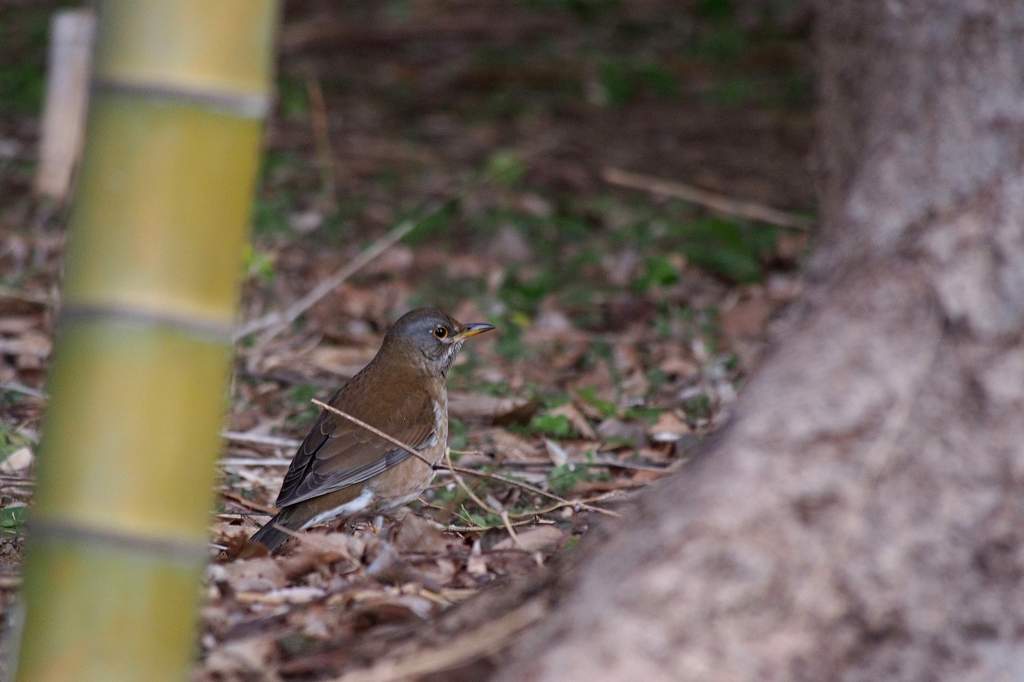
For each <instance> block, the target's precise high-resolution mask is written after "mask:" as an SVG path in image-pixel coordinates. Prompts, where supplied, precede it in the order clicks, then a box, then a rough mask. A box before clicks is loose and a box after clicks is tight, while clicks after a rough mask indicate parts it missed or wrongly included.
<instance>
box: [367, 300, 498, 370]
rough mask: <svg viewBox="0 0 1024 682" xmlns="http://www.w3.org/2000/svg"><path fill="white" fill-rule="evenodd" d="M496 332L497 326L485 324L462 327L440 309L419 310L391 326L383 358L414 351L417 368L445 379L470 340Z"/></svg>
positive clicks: (385, 341) (403, 316)
mask: <svg viewBox="0 0 1024 682" xmlns="http://www.w3.org/2000/svg"><path fill="white" fill-rule="evenodd" d="M492 329H494V325H491V324H487V323H484V322H473V323H470V324H462V323H461V322H459V321H458V320H456V319H454V318H452V317H451V316H450V315H448V314H446V313H444V312H442V311H440V310H438V309H436V308H417V309H416V310H412V311H410V312H407V313H406V314H405V315H402V317H400V318H398V321H397V322H395V323H394V324H393V325H391V329H389V330H388V333H387V335H386V336H385V337H384V343H383V345H381V350H380V354H381V355H385V354H387V355H391V353H393V352H403V351H404V352H407V353H408V352H410V351H411V352H412V358H413V361H414V362H415V363H416V365H417V366H419V367H421V368H422V369H424V370H425V371H426V372H427V373H428V374H430V375H432V376H440V377H444V376H447V374H448V369H449V368H450V367H451V366H452V362H454V361H455V356H456V355H458V353H459V350H460V349H461V348H462V344H463V343H465V341H466V339H468V338H470V337H472V336H476V335H477V334H482V333H484V332H488V331H491V330H492Z"/></svg>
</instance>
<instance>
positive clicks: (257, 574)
mask: <svg viewBox="0 0 1024 682" xmlns="http://www.w3.org/2000/svg"><path fill="white" fill-rule="evenodd" d="M207 571H208V573H209V575H210V578H211V580H215V581H223V582H226V583H227V584H228V585H229V586H230V587H231V589H233V590H234V591H236V592H265V591H267V590H273V589H275V588H278V587H284V585H285V584H287V582H288V580H287V578H286V577H285V574H284V571H283V570H281V566H280V564H278V562H277V561H275V560H274V559H271V558H269V557H264V558H260V559H244V560H240V561H233V562H231V563H227V564H214V565H211V566H210V567H209V568H208V569H207Z"/></svg>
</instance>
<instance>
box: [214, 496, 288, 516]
mask: <svg viewBox="0 0 1024 682" xmlns="http://www.w3.org/2000/svg"><path fill="white" fill-rule="evenodd" d="M220 496H221V497H223V498H224V499H226V500H231V501H232V502H234V503H236V504H240V505H242V506H243V507H245V508H246V509H253V510H255V511H260V512H263V513H265V514H271V515H273V514H274V512H275V511H276V510H275V509H274V508H273V507H268V506H267V505H265V504H261V503H259V502H254V501H253V500H247V499H245V498H244V497H242V496H241V495H238V494H236V493H233V492H231V491H230V490H221V491H220Z"/></svg>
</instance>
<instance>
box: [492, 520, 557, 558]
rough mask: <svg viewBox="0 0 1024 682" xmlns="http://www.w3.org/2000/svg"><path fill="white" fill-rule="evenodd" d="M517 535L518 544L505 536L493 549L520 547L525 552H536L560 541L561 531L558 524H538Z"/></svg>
mask: <svg viewBox="0 0 1024 682" xmlns="http://www.w3.org/2000/svg"><path fill="white" fill-rule="evenodd" d="M517 537H518V539H519V544H518V545H517V544H516V543H515V541H514V540H512V538H505V539H504V540H502V541H501V542H498V543H497V544H495V545H494V547H493V549H500V550H505V549H522V550H524V551H527V552H536V551H538V550H541V549H546V548H548V547H553V546H554V545H557V544H558V543H559V542H561V541H562V537H563V533H562V531H561V530H559V528H558V526H538V527H536V528H530V529H529V530H524V531H522V532H520V533H519V534H518V536H517Z"/></svg>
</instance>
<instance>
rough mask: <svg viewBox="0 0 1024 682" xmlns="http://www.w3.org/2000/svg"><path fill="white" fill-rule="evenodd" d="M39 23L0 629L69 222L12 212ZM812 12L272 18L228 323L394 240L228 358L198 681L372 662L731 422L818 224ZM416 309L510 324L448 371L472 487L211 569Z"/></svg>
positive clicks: (315, 12) (607, 2)
mask: <svg viewBox="0 0 1024 682" xmlns="http://www.w3.org/2000/svg"><path fill="white" fill-rule="evenodd" d="M737 4H738V3H737ZM51 10H52V5H47V4H41V3H17V2H15V3H6V4H5V6H4V7H3V9H0V13H2V14H0V64H3V65H4V66H2V67H0V191H2V192H3V195H4V197H5V200H4V201H3V202H2V204H0V387H2V393H0V416H2V421H0V507H2V509H0V608H3V609H4V611H5V612H9V611H10V607H11V606H12V604H13V603H14V601H15V599H16V594H17V588H18V586H19V583H20V581H19V564H20V560H21V554H22V549H23V523H24V516H25V505H29V506H30V505H31V497H32V489H33V488H32V485H33V484H32V481H33V470H34V460H35V455H36V447H37V443H38V438H39V427H40V417H41V415H42V411H43V408H44V407H45V393H44V391H45V387H44V383H45V374H46V368H47V362H48V359H49V354H50V350H51V346H52V331H53V324H54V317H55V309H56V307H57V305H58V303H59V275H60V260H61V253H62V249H63V244H64V232H65V227H66V225H67V213H68V211H67V210H66V208H65V207H60V206H52V205H47V204H45V203H43V202H40V201H38V200H37V199H35V198H34V197H33V196H32V193H31V181H32V173H33V170H34V157H35V149H36V145H37V142H38V141H37V136H38V112H39V100H40V96H41V92H42V85H41V83H42V69H43V65H44V61H45V48H46V22H47V20H48V15H49V12H50V11H51ZM499 10H500V11H499ZM499 17H500V20H499ZM808 21H809V19H808V17H807V16H805V15H804V14H803V13H801V12H800V11H798V10H797V9H794V7H793V3H786V2H777V3H772V2H763V3H749V4H744V5H743V7H734V6H733V3H730V2H727V1H725V0H702V1H700V2H693V3H680V2H671V1H669V0H660V1H659V0H644V1H642V2H629V3H625V2H621V3H620V2H614V1H611V0H596V1H591V2H587V1H584V0H532V1H528V2H526V1H524V2H514V3H513V2H495V3H493V4H489V5H487V6H486V8H484V6H483V5H482V4H481V3H475V2H467V1H455V0H449V1H445V0H403V1H389V2H382V3H334V2H314V1H312V0H307V1H305V2H290V3H287V5H286V13H285V22H284V27H283V29H282V32H281V40H280V44H281V47H280V62H279V72H278V77H277V103H276V106H275V110H274V112H273V116H272V120H271V121H270V122H269V125H268V130H267V136H266V152H265V163H264V168H263V172H262V178H261V182H260V189H259V192H258V196H257V199H256V202H255V205H254V210H253V239H252V248H251V251H250V252H249V253H248V254H247V257H246V268H247V271H246V275H245V276H246V282H245V292H244V300H243V306H242V312H241V315H240V318H241V320H242V321H243V322H244V321H245V320H252V319H255V318H258V317H259V316H260V315H263V314H265V313H268V312H273V311H278V310H284V309H287V308H288V307H289V305H290V304H292V303H293V302H294V301H296V300H297V299H298V298H299V297H301V296H302V295H303V294H305V293H306V292H307V291H309V290H310V289H311V288H312V287H313V286H315V285H316V284H317V283H318V282H321V281H324V280H325V279H326V278H328V277H330V276H331V275H332V274H334V273H336V272H338V271H339V270H341V269H343V268H345V267H346V265H347V264H349V263H350V262H351V261H352V260H353V259H355V258H356V257H357V256H358V255H359V254H360V253H362V252H364V250H366V249H368V248H374V247H375V246H385V247H386V248H383V250H382V253H381V255H379V256H378V257H377V258H375V259H373V260H371V261H370V262H369V263H368V264H366V265H365V266H364V267H362V268H361V269H359V270H358V271H357V272H355V273H354V274H353V275H352V276H351V277H349V278H348V279H347V280H346V281H345V282H344V283H342V284H341V285H340V286H339V287H337V288H336V289H335V290H334V291H332V292H331V293H330V294H328V295H327V296H325V297H324V298H323V299H322V300H321V301H319V302H318V303H317V304H316V305H315V306H313V307H312V308H311V309H310V310H309V311H308V313H306V314H305V315H303V316H302V317H300V319H299V320H297V322H296V323H295V324H293V325H292V326H291V327H289V328H288V329H286V330H284V331H283V332H282V333H280V334H277V335H275V336H273V337H269V336H268V335H267V334H266V333H265V332H257V333H253V334H251V335H249V336H248V337H246V338H245V339H243V340H242V341H241V342H240V343H239V345H238V349H237V363H236V374H235V377H234V381H233V385H232V392H231V407H230V414H229V417H228V424H227V425H226V430H227V432H228V436H227V437H226V439H225V445H224V452H223V457H222V459H221V462H220V466H221V470H222V472H223V475H222V477H221V484H220V488H221V492H222V497H221V502H220V504H219V507H218V509H217V510H216V511H215V513H214V514H213V515H211V534H210V543H211V544H210V557H211V565H210V567H209V569H208V571H207V580H206V583H205V585H204V588H203V589H204V593H205V595H206V597H207V601H206V605H205V607H204V608H203V612H202V632H201V635H200V662H199V666H198V669H197V672H196V679H250V678H252V679H264V678H265V679H278V678H283V679H316V678H319V677H322V676H324V675H328V674H337V673H341V672H344V671H346V670H352V669H357V668H360V667H362V666H365V665H366V664H367V663H369V661H370V658H371V657H372V656H376V655H379V651H380V643H381V642H392V641H398V640H402V639H408V638H410V637H416V633H417V632H419V630H418V629H417V628H418V626H420V625H421V624H423V623H425V622H430V621H431V620H432V619H435V618H436V617H437V616H438V615H439V614H441V613H444V612H447V611H449V610H450V609H452V608H453V607H454V606H456V605H458V604H459V603H461V602H465V601H466V600H469V599H471V598H472V597H473V596H474V595H476V594H477V593H479V592H480V591H481V590H484V589H486V588H488V587H490V586H492V585H496V584H507V583H511V582H514V581H517V580H521V579H523V578H524V577H526V576H530V575H535V574H536V573H537V572H538V571H542V570H544V567H545V566H547V565H549V564H551V563H553V562H558V561H561V560H562V559H563V558H564V557H571V555H572V552H573V548H574V547H575V546H576V545H577V543H578V542H580V540H581V539H582V538H583V537H584V536H585V535H586V534H587V533H588V532H591V531H592V529H593V528H595V527H596V526H599V525H600V524H601V523H602V522H603V520H604V519H605V518H609V517H612V516H614V515H616V514H618V513H619V512H621V511H622V510H623V509H624V508H627V507H628V503H629V500H630V499H632V498H633V497H634V496H635V495H637V494H638V493H639V492H640V491H642V489H643V488H644V487H645V486H647V485H649V484H651V483H653V482H655V481H657V480H658V479H659V478H661V477H663V476H664V475H666V473H669V472H673V471H676V470H677V469H679V468H680V467H683V466H685V462H686V458H687V453H688V452H689V451H690V450H692V448H693V446H694V444H695V443H697V442H699V440H700V439H701V438H703V437H705V436H706V435H708V434H709V433H712V432H714V431H715V430H716V429H718V428H719V427H720V426H721V425H722V424H723V423H725V421H726V420H727V419H728V416H729V409H730V405H731V403H732V402H733V401H734V399H735V397H736V394H737V392H738V391H740V390H742V385H743V379H744V376H746V375H747V374H748V373H749V372H750V370H751V369H752V368H753V367H754V366H755V365H756V363H757V361H758V358H759V357H760V356H761V355H762V354H763V352H764V350H765V342H764V339H765V336H766V330H768V328H769V326H770V325H771V323H772V319H773V317H775V316H776V315H777V313H778V311H779V310H780V309H781V308H782V307H783V306H785V304H786V303H788V302H789V301H791V300H793V298H794V297H795V296H797V295H798V294H799V292H800V289H801V280H800V276H799V271H798V268H799V264H800V261H801V258H802V256H803V254H804V253H805V251H806V249H807V246H808V241H809V240H810V238H811V235H812V234H813V215H814V208H815V207H814V184H813V181H812V171H813V159H812V158H811V157H810V155H809V149H810V141H811V136H812V132H813V119H812V105H813V100H814V92H813V82H812V75H813V74H812V72H811V63H810V58H809V52H810V46H809V44H808V25H807V24H808ZM693 188H698V189H699V190H703V193H698V195H696V197H695V196H694V195H693V194H692V192H691V193H690V194H687V191H689V190H693ZM673 193H674V194H676V195H680V193H682V196H687V197H690V199H691V200H688V201H683V200H681V199H679V198H678V197H676V198H673V197H672V196H670V195H671V194H673ZM709 193H711V194H713V196H710V195H709ZM694 198H696V199H698V200H699V201H693V200H692V199H694ZM751 206H753V208H751ZM768 209H775V212H771V211H769V210H768ZM751 211H753V213H751ZM751 215H758V216H761V219H751ZM786 221H789V222H790V225H788V226H780V225H779V224H777V223H779V222H786ZM773 223H775V224H773ZM805 225H810V226H811V227H810V228H807V227H806V226H805ZM399 233H400V234H402V235H403V237H402V238H401V239H400V240H398V241H395V240H394V239H393V237H394V236H395V235H396V234H399ZM426 304H432V305H438V306H441V307H443V308H445V309H446V310H448V311H449V312H451V313H452V314H453V315H454V316H455V317H457V318H458V319H460V320H464V321H469V320H487V321H490V322H492V323H494V324H495V325H497V326H498V328H499V333H497V334H494V335H489V336H492V337H493V338H482V339H481V340H480V341H479V342H478V343H475V344H472V345H471V347H468V348H467V349H466V350H465V351H463V355H462V358H461V360H460V362H459V364H458V365H457V366H456V368H455V369H454V370H453V372H452V376H451V380H450V389H451V391H452V397H451V428H450V431H451V438H450V447H451V448H452V457H453V460H454V461H455V462H456V464H457V465H458V466H459V467H461V468H463V469H467V470H471V472H472V473H462V474H461V475H459V474H456V473H455V472H451V471H448V472H441V473H440V474H439V476H438V477H437V479H436V482H435V484H434V485H433V486H432V488H431V489H430V490H429V491H428V492H427V494H425V495H424V496H423V498H422V499H421V500H420V501H419V502H417V503H414V504H413V505H412V513H411V514H409V515H407V516H406V517H405V518H404V519H403V520H402V521H401V522H400V523H399V522H393V521H390V520H388V521H386V522H385V525H384V526H383V527H382V528H379V529H375V528H372V527H371V526H370V525H369V524H367V523H363V522H360V523H357V524H354V525H352V526H351V527H349V528H340V527H324V528H319V529H315V530H311V531H309V532H308V533H306V534H305V535H304V537H303V538H301V539H300V540H297V541H294V542H293V546H292V547H291V548H290V550H289V551H288V552H286V553H284V554H283V555H282V556H280V557H275V558H261V559H254V560H248V561H238V560H232V559H229V558H226V557H228V556H230V554H231V548H233V547H237V545H238V543H239V541H240V539H241V538H243V537H245V536H247V535H248V534H249V533H251V532H252V531H253V530H254V529H255V528H256V527H257V526H258V525H259V523H260V522H261V521H262V520H265V518H266V513H267V511H268V510H270V509H271V505H272V504H273V500H274V498H275V496H276V494H277V489H278V487H279V485H280V479H281V476H282V475H283V473H284V470H285V467H286V466H287V463H288V460H289V458H290V457H291V455H292V453H293V450H294V446H295V441H296V440H297V439H300V438H301V437H302V436H303V435H304V433H305V430H306V429H308V428H309V425H310V424H311V421H312V420H313V418H314V417H315V414H316V407H315V406H313V405H312V404H311V403H310V399H311V398H320V399H324V398H325V397H326V396H327V395H328V393H329V392H330V391H331V390H333V388H335V387H337V386H338V385H340V384H341V383H343V382H344V381H345V380H346V378H348V377H350V376H351V375H352V374H353V373H354V372H355V371H357V370H358V369H359V368H360V367H361V366H362V365H363V364H364V363H365V362H366V361H367V360H369V359H370V357H372V355H373V353H374V351H375V350H376V347H377V344H378V343H379V341H380V338H381V335H382V333H383V331H384V330H385V329H386V327H387V325H388V323H389V322H390V321H393V320H394V319H395V318H396V317H397V316H398V315H400V314H401V313H402V312H404V311H405V310H407V309H409V308H412V307H415V306H419V305H426ZM466 487H469V488H471V489H472V491H473V493H474V495H475V496H476V497H478V498H480V500H481V502H483V505H481V504H478V503H477V502H475V501H474V500H473V498H472V497H471V496H470V495H469V494H467V491H466V489H465V488H466ZM371 641H372V642H375V643H376V645H375V646H374V647H369V648H368V647H367V646H366V643H367V642H371ZM261 676H262V677H261ZM274 676H276V677H274Z"/></svg>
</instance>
